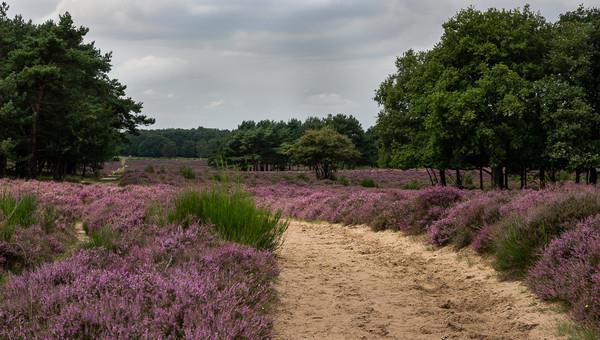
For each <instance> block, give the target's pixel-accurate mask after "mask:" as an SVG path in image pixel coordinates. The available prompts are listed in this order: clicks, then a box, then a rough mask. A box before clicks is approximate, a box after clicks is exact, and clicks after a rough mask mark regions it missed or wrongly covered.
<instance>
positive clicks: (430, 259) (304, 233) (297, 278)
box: [275, 221, 565, 339]
mask: <svg viewBox="0 0 600 340" xmlns="http://www.w3.org/2000/svg"><path fill="white" fill-rule="evenodd" d="M280 256H281V259H280V266H281V275H280V279H279V282H278V283H277V289H278V292H279V297H280V304H279V305H280V307H279V308H278V311H277V314H276V319H275V338H280V339H554V338H555V334H556V327H557V325H558V324H559V323H560V322H562V321H564V320H565V317H564V315H561V314H558V313H556V312H554V311H553V309H554V308H551V307H549V306H548V305H547V304H545V303H542V302H540V301H539V300H537V299H536V298H535V297H534V296H532V294H531V293H529V292H528V291H527V289H526V288H525V286H524V285H523V284H521V283H518V282H500V281H498V280H497V277H496V275H495V273H494V270H493V269H491V268H490V267H489V265H487V264H485V262H484V260H483V259H482V258H480V257H479V256H477V255H475V254H473V253H471V252H470V251H461V252H460V253H456V252H454V251H452V250H451V249H439V250H434V249H431V248H430V247H427V246H426V245H424V244H423V243H422V242H421V241H420V240H416V239H413V238H411V237H408V236H403V235H402V234H400V233H394V232H379V233H375V232H372V231H370V230H369V229H368V228H367V227H344V226H340V225H332V224H314V223H306V222H298V221H293V222H292V223H291V225H290V227H289V229H288V231H287V233H286V239H285V244H284V246H283V248H282V249H281V254H280Z"/></svg>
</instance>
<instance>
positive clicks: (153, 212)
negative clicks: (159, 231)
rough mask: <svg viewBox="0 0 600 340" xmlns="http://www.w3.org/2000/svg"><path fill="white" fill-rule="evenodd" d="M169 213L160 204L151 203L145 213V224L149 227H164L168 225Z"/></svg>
mask: <svg viewBox="0 0 600 340" xmlns="http://www.w3.org/2000/svg"><path fill="white" fill-rule="evenodd" d="M167 215H168V212H167V210H166V209H165V207H164V205H162V204H161V203H159V202H150V203H149V204H148V206H147V207H146V211H144V222H145V223H146V224H149V225H157V226H159V227H164V226H165V225H167V222H168V219H167Z"/></svg>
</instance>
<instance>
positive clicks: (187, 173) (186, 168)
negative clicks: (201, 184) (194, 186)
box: [179, 166, 196, 180]
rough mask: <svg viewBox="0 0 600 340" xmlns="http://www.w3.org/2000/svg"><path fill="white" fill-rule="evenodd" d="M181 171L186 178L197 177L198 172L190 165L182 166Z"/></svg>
mask: <svg viewBox="0 0 600 340" xmlns="http://www.w3.org/2000/svg"><path fill="white" fill-rule="evenodd" d="M179 173H180V174H181V176H183V178H185V179H189V180H191V179H195V178H196V174H195V173H194V169H192V168H190V167H189V166H184V167H181V168H180V169H179Z"/></svg>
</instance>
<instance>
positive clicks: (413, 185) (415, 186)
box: [402, 179, 423, 190]
mask: <svg viewBox="0 0 600 340" xmlns="http://www.w3.org/2000/svg"><path fill="white" fill-rule="evenodd" d="M422 187H423V185H422V184H421V183H420V182H419V181H417V180H414V179H412V180H410V181H409V182H407V183H404V184H403V185H402V189H405V190H419V189H421V188H422Z"/></svg>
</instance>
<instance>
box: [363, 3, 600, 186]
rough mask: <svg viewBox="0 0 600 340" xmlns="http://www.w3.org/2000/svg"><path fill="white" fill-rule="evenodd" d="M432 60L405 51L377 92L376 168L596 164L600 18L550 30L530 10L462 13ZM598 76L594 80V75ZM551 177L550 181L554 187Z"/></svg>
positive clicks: (508, 169)
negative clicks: (394, 69)
mask: <svg viewBox="0 0 600 340" xmlns="http://www.w3.org/2000/svg"><path fill="white" fill-rule="evenodd" d="M443 29H444V33H443V35H442V38H441V40H440V41H439V42H438V43H437V44H436V45H435V47H434V48H432V49H431V50H428V51H422V52H415V51H412V50H409V51H407V52H406V53H405V54H404V55H403V56H401V57H399V58H398V59H397V61H396V67H397V72H396V73H394V74H392V75H390V76H389V77H388V78H387V79H386V80H385V81H383V83H382V84H381V85H380V87H379V89H378V90H377V92H376V96H375V100H376V101H377V102H378V103H379V104H380V107H381V108H382V110H381V112H380V113H379V116H378V122H377V125H376V131H377V135H378V137H379V139H378V140H379V145H378V146H379V158H378V160H379V164H380V165H381V166H392V167H399V168H416V167H428V168H436V169H439V170H440V178H441V181H442V183H445V180H444V178H445V170H446V169H472V168H479V169H480V171H481V170H485V169H487V168H490V169H491V175H492V178H493V184H494V185H495V186H496V187H503V186H504V185H505V183H506V181H507V176H508V174H509V173H515V174H521V176H522V185H524V183H523V181H524V180H526V177H525V176H524V174H526V171H528V170H531V169H538V170H539V172H540V180H541V182H542V184H543V181H544V180H545V174H546V173H547V171H549V172H550V173H551V174H554V173H555V172H556V171H558V170H568V171H576V172H577V173H578V174H579V173H580V172H585V171H588V172H589V173H590V177H591V179H592V180H593V181H595V179H594V178H595V173H596V167H597V166H598V165H599V163H600V156H599V154H600V145H599V144H598V143H599V136H598V133H599V131H600V125H599V124H598V121H599V117H600V111H598V109H599V107H600V106H599V105H598V96H599V95H598V93H600V91H599V89H600V86H599V85H598V84H599V81H598V77H597V76H594V74H596V75H600V74H598V72H600V49H599V46H598V44H599V43H598V41H600V40H599V39H598V38H600V14H599V11H598V10H597V9H584V8H583V7H580V8H579V9H578V10H576V11H574V12H569V13H566V14H564V15H562V16H561V17H560V20H559V21H558V22H556V23H554V24H552V23H548V22H547V21H546V20H545V19H544V18H543V17H542V16H541V15H540V14H538V13H536V12H534V11H532V10H531V9H530V8H529V6H526V7H524V8H522V9H515V10H498V9H489V10H486V11H479V10H476V9H474V8H467V9H464V10H461V11H460V12H459V13H458V14H456V15H455V16H454V17H452V18H451V19H450V20H449V21H447V22H446V23H445V24H444V25H443ZM594 72H596V73H594ZM553 178H554V176H551V179H553Z"/></svg>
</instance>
